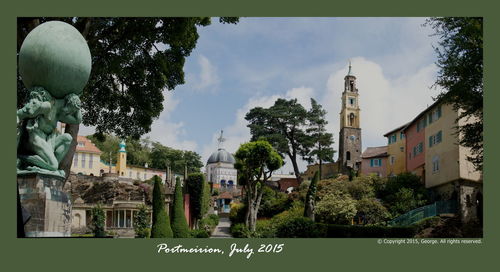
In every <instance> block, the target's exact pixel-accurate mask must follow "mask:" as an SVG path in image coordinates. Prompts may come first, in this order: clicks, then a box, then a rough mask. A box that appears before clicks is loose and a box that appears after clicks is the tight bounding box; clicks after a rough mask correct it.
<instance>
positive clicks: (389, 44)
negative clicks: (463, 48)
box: [82, 18, 439, 172]
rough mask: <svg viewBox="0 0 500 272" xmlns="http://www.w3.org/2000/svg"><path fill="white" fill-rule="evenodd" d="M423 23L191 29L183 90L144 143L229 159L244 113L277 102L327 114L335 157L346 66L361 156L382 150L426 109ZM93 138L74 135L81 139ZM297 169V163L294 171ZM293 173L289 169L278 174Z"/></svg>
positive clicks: (283, 21)
mask: <svg viewBox="0 0 500 272" xmlns="http://www.w3.org/2000/svg"><path fill="white" fill-rule="evenodd" d="M424 22H425V19H424V18H241V19H240V22H239V23H238V24H236V25H231V24H220V23H218V20H217V19H213V24H212V25H210V26H208V27H202V28H199V35H200V38H199V40H198V44H197V46H196V49H195V50H193V52H192V54H191V56H190V57H189V58H188V59H187V61H186V64H185V67H184V71H185V73H186V84H184V85H181V86H178V87H177V88H176V89H175V90H174V91H172V92H165V97H166V99H165V102H164V106H165V109H164V112H163V113H162V114H161V116H160V118H159V119H158V120H156V121H155V122H154V124H153V127H152V131H151V133H149V134H148V135H147V136H149V137H151V139H153V140H157V141H160V142H162V143H163V144H165V145H167V146H172V147H175V148H180V149H189V150H194V151H196V152H198V153H199V154H200V155H201V156H202V160H203V161H204V162H205V161H206V160H207V158H208V156H209V155H210V153H211V152H213V151H215V150H216V149H217V141H216V138H217V137H218V133H219V132H220V130H221V129H223V130H224V136H225V138H226V139H227V140H226V142H225V143H224V147H225V148H226V149H227V150H228V151H230V152H235V151H236V150H237V148H238V146H239V145H240V144H241V143H244V142H246V141H248V140H249V138H250V132H249V129H248V128H247V127H246V124H247V123H246V121H245V120H244V116H245V114H246V113H247V112H248V110H249V109H251V108H253V107H255V106H263V107H269V106H271V105H272V104H273V103H274V101H275V100H276V99H277V98H279V97H284V98H297V99H298V100H299V102H301V103H302V104H303V105H304V106H305V107H310V104H309V98H310V97H313V98H315V99H316V100H317V101H318V102H319V103H320V104H322V105H323V107H324V108H325V109H326V110H327V111H328V114H327V120H328V122H329V125H328V127H327V128H328V129H329V131H330V132H331V133H333V135H334V140H335V149H338V146H337V145H338V139H337V138H338V129H339V128H338V127H339V112H340V95H341V92H342V88H343V77H344V76H345V75H346V73H347V69H348V61H349V59H351V60H352V69H353V73H354V75H355V76H356V77H357V81H358V82H357V83H358V89H359V93H360V97H359V100H360V101H359V103H360V107H361V119H360V120H361V126H362V141H363V150H364V149H365V148H366V147H368V146H380V145H385V144H386V139H385V138H384V137H383V134H384V133H385V132H387V131H388V130H390V129H392V128H395V127H397V126H400V125H402V124H403V123H405V122H407V121H409V120H411V119H412V118H413V117H414V116H415V115H416V114H418V113H419V112H420V111H422V110H423V109H425V108H426V106H427V105H430V104H431V103H432V96H435V95H436V94H437V93H438V92H439V90H436V89H431V88H430V87H431V85H432V84H433V82H434V80H435V77H436V72H437V67H436V66H435V64H434V63H435V61H436V55H435V53H434V51H433V48H432V45H436V40H435V38H434V37H431V36H430V34H431V33H432V30H431V29H430V28H429V27H423V26H422V24H423V23H424ZM91 130H92V129H88V128H84V129H82V134H85V132H89V131H91ZM300 165H301V167H302V169H301V170H305V165H306V164H305V163H304V162H301V164H300ZM290 169H291V165H290V163H287V164H286V166H285V167H284V169H283V171H284V172H288V171H289V170H290Z"/></svg>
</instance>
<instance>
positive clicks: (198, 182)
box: [186, 173, 209, 228]
mask: <svg viewBox="0 0 500 272" xmlns="http://www.w3.org/2000/svg"><path fill="white" fill-rule="evenodd" d="M186 186H187V187H188V192H189V207H190V209H191V216H192V219H193V225H194V226H195V227H196V228H198V221H199V220H200V219H202V218H203V216H204V215H205V213H206V211H205V209H204V207H205V206H208V205H205V202H208V201H209V197H208V198H207V197H206V196H205V194H204V190H205V187H208V184H206V182H205V176H204V175H203V174H202V173H192V174H189V175H188V177H187V181H186Z"/></svg>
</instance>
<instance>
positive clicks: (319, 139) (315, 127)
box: [306, 98, 335, 180]
mask: <svg viewBox="0 0 500 272" xmlns="http://www.w3.org/2000/svg"><path fill="white" fill-rule="evenodd" d="M325 115H326V111H325V110H324V109H323V108H322V107H321V105H320V104H318V103H317V102H316V100H314V99H313V98H311V110H309V112H308V113H307V121H308V128H307V129H306V132H307V134H308V135H309V136H310V140H311V141H312V142H311V146H313V147H312V148H311V150H310V152H309V154H308V157H307V158H306V160H307V161H308V162H309V163H312V162H314V161H315V160H317V161H318V162H319V179H320V180H321V179H323V175H322V173H323V172H322V166H323V162H324V161H326V162H332V161H333V154H334V153H335V151H334V150H333V147H332V145H333V135H332V134H331V133H327V132H326V128H325V126H326V125H327V124H328V121H326V119H325Z"/></svg>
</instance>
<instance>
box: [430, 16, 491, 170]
mask: <svg viewBox="0 0 500 272" xmlns="http://www.w3.org/2000/svg"><path fill="white" fill-rule="evenodd" d="M426 24H427V25H430V26H431V27H432V28H433V29H434V30H435V34H434V35H437V36H439V38H440V39H441V40H440V41H439V46H438V47H436V48H435V51H436V53H437V56H438V60H437V65H438V67H439V71H438V77H437V80H436V83H435V84H436V85H438V86H441V87H442V88H443V89H444V92H443V93H441V94H440V95H438V97H437V98H436V99H441V100H442V101H444V102H445V103H450V104H452V105H453V107H454V109H455V110H457V111H458V110H460V111H459V116H458V119H457V121H458V120H463V124H461V125H458V135H459V136H460V137H459V142H460V144H461V145H463V146H465V147H469V148H470V149H471V152H472V156H469V158H468V159H469V160H470V161H472V162H473V163H474V165H475V167H476V169H477V170H482V167H483V18H481V17H476V18H474V17H441V18H431V19H429V20H427V22H426Z"/></svg>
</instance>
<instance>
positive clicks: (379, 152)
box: [361, 145, 389, 159]
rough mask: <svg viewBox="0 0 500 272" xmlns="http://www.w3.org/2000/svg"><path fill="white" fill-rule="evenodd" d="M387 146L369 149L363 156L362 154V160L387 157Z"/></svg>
mask: <svg viewBox="0 0 500 272" xmlns="http://www.w3.org/2000/svg"><path fill="white" fill-rule="evenodd" d="M387 156H389V155H388V154H387V146H386V145H385V146H377V147H367V148H366V149H365V151H364V152H363V154H361V158H363V159H368V158H376V157H387Z"/></svg>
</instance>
